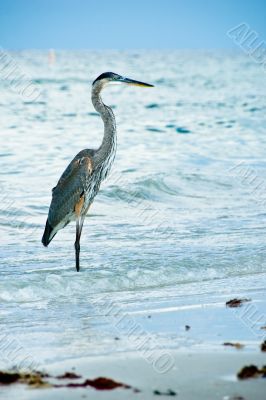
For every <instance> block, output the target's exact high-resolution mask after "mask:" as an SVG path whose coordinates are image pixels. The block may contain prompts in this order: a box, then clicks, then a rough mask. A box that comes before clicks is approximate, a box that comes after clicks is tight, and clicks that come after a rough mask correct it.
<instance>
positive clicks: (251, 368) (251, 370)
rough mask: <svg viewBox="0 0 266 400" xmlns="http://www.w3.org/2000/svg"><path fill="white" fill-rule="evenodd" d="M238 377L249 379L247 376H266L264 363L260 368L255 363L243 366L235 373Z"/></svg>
mask: <svg viewBox="0 0 266 400" xmlns="http://www.w3.org/2000/svg"><path fill="white" fill-rule="evenodd" d="M237 377H238V379H249V378H259V377H262V378H266V365H264V366H263V367H262V368H261V369H260V368H258V367H257V366H256V365H248V366H245V367H243V368H242V369H241V370H240V371H239V372H238V373H237Z"/></svg>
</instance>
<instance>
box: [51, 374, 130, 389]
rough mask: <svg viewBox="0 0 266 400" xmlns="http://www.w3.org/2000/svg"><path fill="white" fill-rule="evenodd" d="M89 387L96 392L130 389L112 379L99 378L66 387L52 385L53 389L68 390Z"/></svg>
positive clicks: (73, 383)
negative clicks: (61, 388)
mask: <svg viewBox="0 0 266 400" xmlns="http://www.w3.org/2000/svg"><path fill="white" fill-rule="evenodd" d="M87 386H91V387H93V388H94V389H96V390H113V389H116V388H119V387H120V388H125V389H130V388H131V386H129V385H126V384H124V383H121V382H116V381H114V380H113V379H109V378H104V377H99V378H96V379H86V380H85V381H84V382H81V383H78V382H71V383H68V384H66V385H54V387H69V388H85V387H87Z"/></svg>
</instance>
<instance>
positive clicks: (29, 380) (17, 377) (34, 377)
mask: <svg viewBox="0 0 266 400" xmlns="http://www.w3.org/2000/svg"><path fill="white" fill-rule="evenodd" d="M44 377H49V375H47V374H43V373H42V372H39V371H36V372H32V373H23V372H8V371H0V385H10V384H12V383H24V384H26V385H28V386H31V387H36V388H41V387H51V386H52V385H50V384H49V383H48V382H46V381H44V380H43V378H44Z"/></svg>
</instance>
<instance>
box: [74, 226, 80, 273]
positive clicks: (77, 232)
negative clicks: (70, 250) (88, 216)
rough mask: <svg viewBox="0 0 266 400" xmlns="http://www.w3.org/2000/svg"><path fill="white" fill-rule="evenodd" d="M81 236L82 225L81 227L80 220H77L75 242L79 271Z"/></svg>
mask: <svg viewBox="0 0 266 400" xmlns="http://www.w3.org/2000/svg"><path fill="white" fill-rule="evenodd" d="M80 235H81V230H80V225H79V218H77V221H76V241H75V251H76V269H77V271H79V253H80V244H79V241H80Z"/></svg>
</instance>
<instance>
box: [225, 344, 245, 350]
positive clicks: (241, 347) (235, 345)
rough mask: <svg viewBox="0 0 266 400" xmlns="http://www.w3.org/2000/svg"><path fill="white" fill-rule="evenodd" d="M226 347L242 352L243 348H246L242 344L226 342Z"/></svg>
mask: <svg viewBox="0 0 266 400" xmlns="http://www.w3.org/2000/svg"><path fill="white" fill-rule="evenodd" d="M223 345H224V346H231V347H235V348H236V349H238V350H240V349H243V347H245V346H244V345H243V344H241V343H238V342H236V343H231V342H224V343H223Z"/></svg>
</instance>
